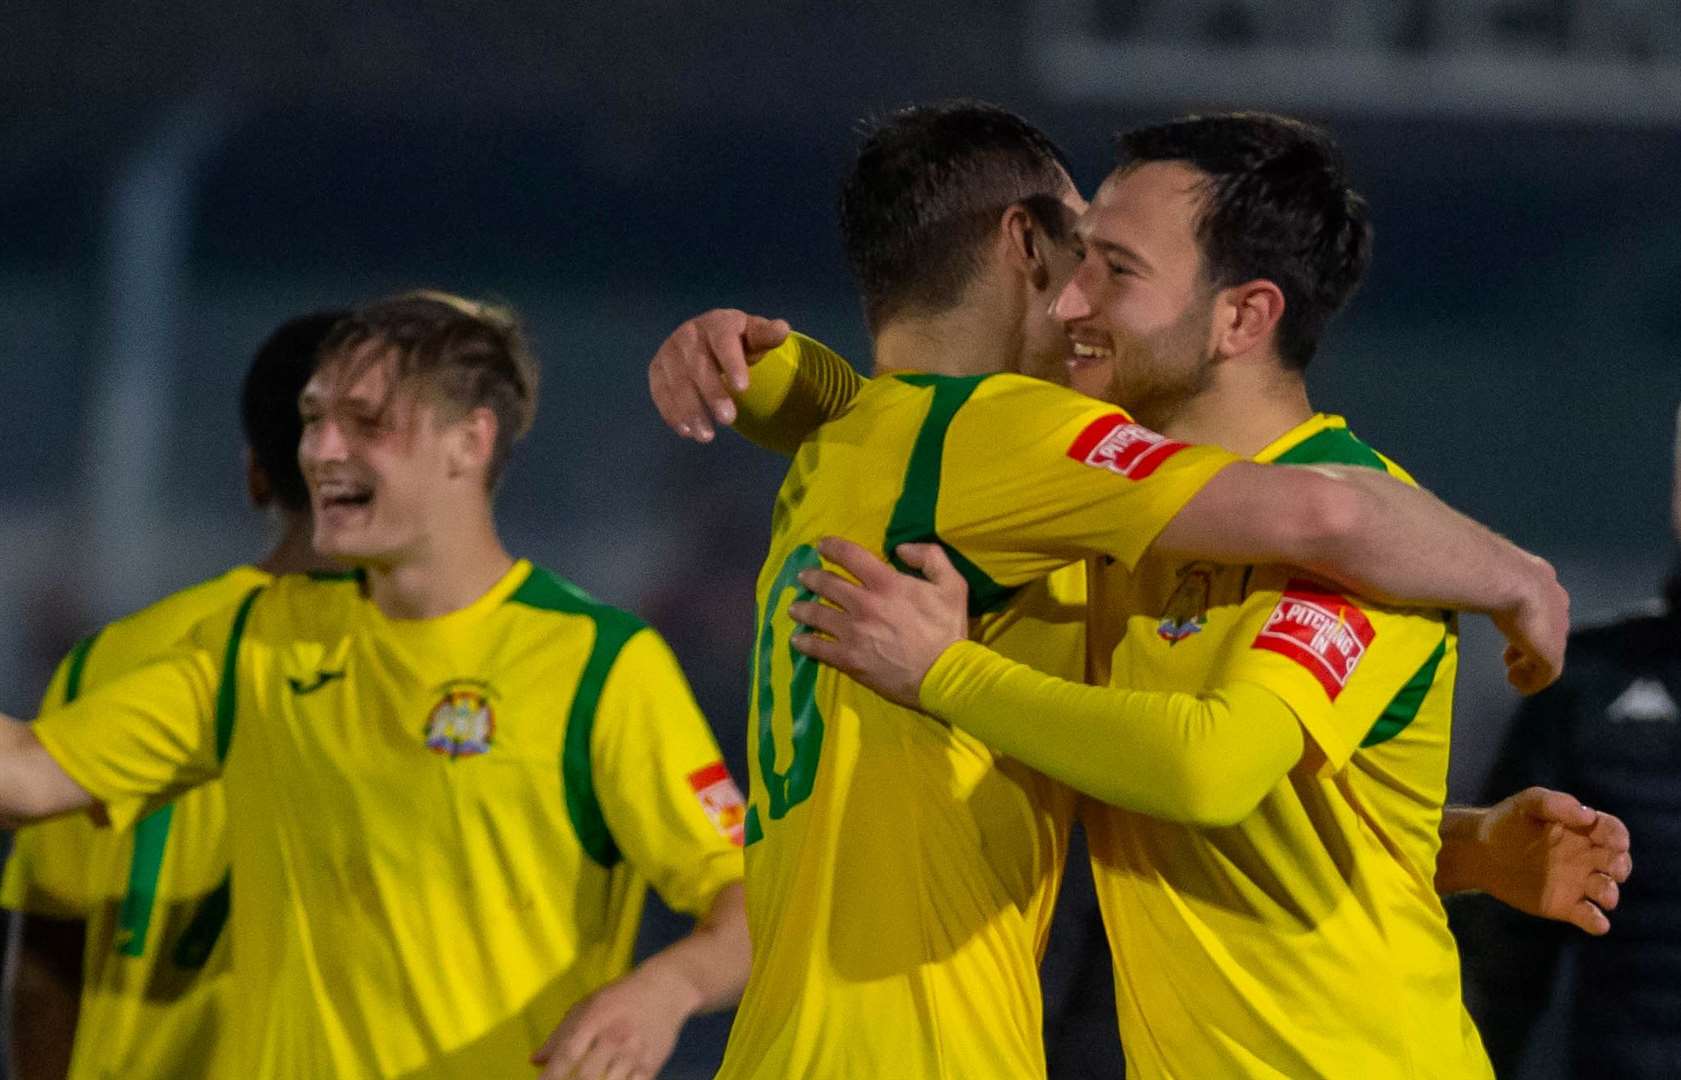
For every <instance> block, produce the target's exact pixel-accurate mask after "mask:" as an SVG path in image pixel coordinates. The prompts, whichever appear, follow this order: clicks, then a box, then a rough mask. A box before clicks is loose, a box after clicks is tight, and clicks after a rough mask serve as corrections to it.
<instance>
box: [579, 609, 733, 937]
mask: <svg viewBox="0 0 1681 1080" xmlns="http://www.w3.org/2000/svg"><path fill="white" fill-rule="evenodd" d="M590 765H591V769H592V771H593V772H594V775H595V777H596V798H597V800H598V801H599V802H600V804H601V811H602V814H603V816H605V818H606V819H607V828H608V831H609V832H610V833H611V834H612V836H613V840H614V842H615V843H617V844H618V846H619V849H620V850H621V851H622V852H623V853H624V855H625V857H626V858H627V859H629V860H630V863H631V865H632V866H634V867H636V868H637V870H638V871H640V872H641V873H642V875H643V876H644V877H646V878H647V879H648V880H649V881H650V882H651V883H652V884H653V886H654V888H656V889H658V890H659V894H660V896H661V897H662V898H663V899H664V900H665V902H666V904H667V905H669V906H670V907H671V908H672V909H674V910H676V911H685V912H689V913H690V914H694V915H702V914H705V912H706V911H707V909H708V908H710V907H711V904H712V900H713V898H714V897H715V896H717V894H718V890H720V889H722V888H723V887H724V886H725V885H728V884H730V883H732V882H736V881H740V880H741V877H742V873H743V861H742V854H741V840H742V827H743V824H744V822H745V818H746V804H745V802H744V801H743V799H742V797H741V790H740V788H738V787H736V784H735V781H734V780H732V779H731V778H730V774H729V772H728V771H727V770H726V769H725V768H724V762H723V757H722V755H720V754H719V752H718V744H717V742H716V741H714V739H713V737H712V731H711V729H709V728H708V727H707V726H706V720H705V718H704V717H702V716H701V713H700V707H699V706H698V705H696V704H695V699H694V695H693V694H692V693H691V692H690V690H689V683H688V680H687V679H685V678H684V677H683V672H682V671H681V670H680V669H679V668H678V666H677V658H676V657H675V656H673V655H672V652H671V649H670V648H669V647H668V646H667V645H666V643H665V642H664V641H663V640H662V639H661V638H660V636H659V635H658V634H656V633H655V632H654V631H652V630H641V631H638V632H637V633H636V634H635V635H634V636H632V637H631V638H630V640H629V641H627V642H625V645H624V648H623V649H622V650H620V652H619V656H618V659H617V661H616V662H615V663H614V665H613V668H612V670H611V671H610V672H609V673H608V676H607V681H606V683H605V685H604V686H603V687H602V692H601V702H600V704H599V705H598V706H597V710H596V719H595V727H594V730H593V731H592V733H591V738H590Z"/></svg>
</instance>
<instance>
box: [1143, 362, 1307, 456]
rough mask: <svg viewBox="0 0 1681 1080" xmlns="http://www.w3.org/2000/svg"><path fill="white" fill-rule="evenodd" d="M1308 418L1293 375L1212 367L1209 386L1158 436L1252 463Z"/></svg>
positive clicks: (1267, 368)
mask: <svg viewBox="0 0 1681 1080" xmlns="http://www.w3.org/2000/svg"><path fill="white" fill-rule="evenodd" d="M1312 415H1313V405H1312V404H1311V403H1310V402H1309V401H1308V397H1307V384H1306V383H1304V382H1303V381H1302V377H1301V375H1300V374H1299V373H1297V372H1293V371H1287V370H1285V369H1284V368H1283V367H1282V366H1279V365H1276V364H1254V363H1251V364H1233V363H1227V364H1221V365H1219V366H1218V367H1216V368H1215V371H1214V378H1213V380H1212V382H1210V384H1209V386H1208V387H1207V388H1206V389H1205V390H1203V391H1202V392H1201V393H1199V394H1197V395H1196V396H1195V397H1193V398H1190V399H1189V400H1187V401H1185V402H1183V403H1182V404H1180V405H1179V406H1178V407H1177V408H1175V409H1174V410H1173V412H1172V414H1171V416H1169V417H1167V418H1165V419H1164V421H1163V423H1162V425H1161V428H1160V430H1161V432H1162V434H1164V435H1167V436H1169V437H1170V438H1174V439H1180V440H1183V441H1185V442H1197V443H1209V444H1212V445H1215V446H1220V447H1224V448H1225V449H1227V450H1230V451H1231V452H1232V453H1234V454H1242V455H1244V456H1245V457H1253V456H1254V455H1255V454H1258V453H1260V452H1261V451H1262V450H1264V449H1265V448H1266V447H1267V446H1268V445H1270V444H1271V443H1273V442H1274V441H1276V440H1277V439H1278V437H1279V436H1281V435H1283V434H1284V433H1285V432H1287V431H1289V430H1290V429H1291V428H1293V427H1295V426H1296V425H1298V424H1300V423H1302V422H1303V421H1305V420H1307V419H1308V418H1309V417H1311V416H1312ZM1140 419H1143V418H1142V417H1141V418H1140ZM1146 422H1148V421H1146Z"/></svg>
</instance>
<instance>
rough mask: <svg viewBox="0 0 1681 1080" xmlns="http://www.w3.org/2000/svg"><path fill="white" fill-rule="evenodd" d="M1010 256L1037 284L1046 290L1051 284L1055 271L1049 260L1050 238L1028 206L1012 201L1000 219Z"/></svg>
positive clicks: (1042, 289)
mask: <svg viewBox="0 0 1681 1080" xmlns="http://www.w3.org/2000/svg"><path fill="white" fill-rule="evenodd" d="M998 228H999V232H1000V233H1001V235H1002V239H1003V243H1004V250H1005V253H1006V257H1007V258H1008V259H1009V260H1010V262H1011V263H1012V264H1013V265H1014V266H1016V267H1018V268H1019V269H1020V270H1021V271H1022V273H1023V274H1024V275H1026V277H1027V280H1028V281H1029V282H1031V283H1032V285H1033V287H1034V288H1035V289H1037V290H1039V291H1040V292H1043V291H1044V290H1045V289H1046V288H1048V287H1049V285H1050V280H1051V272H1050V267H1049V266H1048V265H1047V264H1046V257H1047V255H1048V250H1047V246H1046V245H1047V244H1048V243H1049V239H1048V238H1047V237H1046V236H1045V233H1044V230H1043V229H1041V228H1040V227H1039V223H1038V222H1037V221H1035V220H1034V219H1033V215H1032V213H1030V212H1029V211H1028V209H1027V207H1025V206H1023V205H1022V204H1021V203H1011V204H1010V205H1009V206H1007V207H1005V208H1004V214H1003V216H1002V217H1001V218H1000V219H999V222H998Z"/></svg>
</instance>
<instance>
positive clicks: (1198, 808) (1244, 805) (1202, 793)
mask: <svg viewBox="0 0 1681 1080" xmlns="http://www.w3.org/2000/svg"><path fill="white" fill-rule="evenodd" d="M1212 760H1217V758H1215V756H1214V755H1212V754H1211V755H1208V756H1206V757H1203V758H1201V760H1200V761H1199V760H1198V759H1197V758H1195V757H1186V758H1184V759H1183V760H1181V761H1179V762H1177V763H1176V767H1175V768H1174V769H1173V773H1174V775H1172V776H1171V777H1169V778H1168V785H1167V787H1166V790H1167V791H1168V792H1169V793H1170V794H1169V796H1168V799H1167V801H1166V802H1165V803H1164V805H1162V806H1161V807H1160V808H1159V809H1158V810H1157V811H1155V812H1154V813H1153V815H1152V816H1154V817H1159V818H1162V819H1163V820H1166V821H1172V822H1174V823H1176V824H1179V825H1189V826H1191V827H1193V828H1198V829H1223V828H1226V827H1227V826H1229V825H1236V824H1237V823H1238V822H1240V821H1242V820H1243V819H1244V818H1247V817H1248V816H1249V815H1250V814H1253V813H1254V812H1255V808H1256V807H1258V806H1260V805H1261V800H1262V799H1264V798H1265V797H1266V794H1267V792H1268V791H1269V790H1271V788H1272V786H1273V782H1272V781H1270V780H1268V781H1267V782H1262V779H1263V778H1262V777H1260V776H1259V775H1258V774H1257V775H1243V774H1240V773H1239V772H1238V771H1237V770H1227V769H1219V768H1210V767H1209V766H1210V762H1211V761H1212Z"/></svg>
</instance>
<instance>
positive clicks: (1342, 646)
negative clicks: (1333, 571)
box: [1251, 580, 1377, 701]
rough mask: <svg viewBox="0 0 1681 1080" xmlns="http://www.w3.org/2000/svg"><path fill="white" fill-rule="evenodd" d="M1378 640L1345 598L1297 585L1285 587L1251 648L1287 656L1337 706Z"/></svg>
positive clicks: (1308, 584) (1308, 585) (1297, 582)
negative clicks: (1323, 689)
mask: <svg viewBox="0 0 1681 1080" xmlns="http://www.w3.org/2000/svg"><path fill="white" fill-rule="evenodd" d="M1376 636H1377V631H1376V630H1375V629H1373V628H1372V623H1371V620H1370V619H1368V618H1366V613H1365V612H1363V611H1361V610H1360V609H1359V608H1357V607H1355V606H1354V605H1353V604H1351V603H1350V602H1349V600H1348V598H1347V597H1346V596H1343V595H1342V594H1341V593H1334V592H1327V591H1326V590H1325V588H1324V587H1323V586H1321V585H1316V584H1314V583H1313V582H1311V581H1301V580H1294V581H1291V582H1290V583H1289V584H1288V585H1286V586H1285V588H1284V595H1283V596H1280V597H1279V598H1278V604H1277V605H1276V606H1275V607H1274V608H1273V609H1272V614H1271V615H1269V616H1267V624H1266V625H1265V626H1263V627H1261V632H1260V633H1259V634H1256V635H1255V641H1254V643H1253V645H1252V646H1251V647H1252V648H1256V649H1267V650H1269V651H1271V652H1275V653H1278V654H1279V655H1280V656H1288V657H1289V658H1290V659H1292V660H1294V661H1295V662H1296V663H1298V664H1300V665H1301V666H1302V667H1304V668H1307V670H1308V672H1309V674H1311V675H1312V676H1313V677H1314V678H1316V679H1318V680H1319V685H1320V686H1323V687H1324V688H1325V693H1326V694H1328V695H1330V698H1331V700H1332V701H1335V700H1337V695H1338V694H1340V693H1342V688H1343V687H1344V686H1347V685H1348V679H1349V676H1351V675H1353V674H1354V669H1355V668H1357V667H1359V666H1360V658H1361V657H1363V656H1365V655H1366V649H1367V648H1369V647H1370V646H1371V644H1372V639H1373V638H1374V637H1376Z"/></svg>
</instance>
